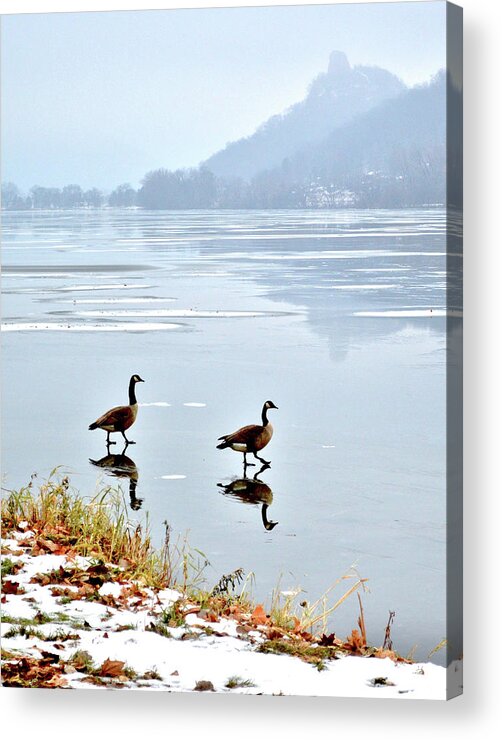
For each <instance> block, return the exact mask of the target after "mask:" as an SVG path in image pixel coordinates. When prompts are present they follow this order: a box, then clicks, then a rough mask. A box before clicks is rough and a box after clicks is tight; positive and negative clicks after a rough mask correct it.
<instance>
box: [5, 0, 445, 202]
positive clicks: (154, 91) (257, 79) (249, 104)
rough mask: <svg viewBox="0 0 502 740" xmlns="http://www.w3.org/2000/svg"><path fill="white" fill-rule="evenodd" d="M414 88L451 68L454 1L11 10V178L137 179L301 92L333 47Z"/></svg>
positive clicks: (109, 183) (252, 124)
mask: <svg viewBox="0 0 502 740" xmlns="http://www.w3.org/2000/svg"><path fill="white" fill-rule="evenodd" d="M335 49H338V50H342V51H344V52H345V53H346V54H347V56H348V58H349V61H350V62H351V64H375V65H379V66H381V67H385V68H386V69H388V70H390V71H391V72H394V73H395V74H397V75H398V76H399V77H401V79H403V80H404V81H405V82H406V83H407V84H410V85H411V84H416V83H419V82H422V81H426V80H428V79H429V78H430V76H431V75H433V74H434V73H435V72H436V71H437V70H438V69H440V68H442V67H444V66H445V3H443V2H411V3H410V2H406V3H404V2H403V3H378V4H360V5H333V6H312V5H310V6H297V7H294V6H292V7H275V8H274V7H270V8H235V9H205V10H169V11H157V10H155V11H136V12H131V11H128V12H117V11H116V12H107V13H57V14H55V13H52V14H50V13H47V14H36V15H23V16H22V15H16V16H5V17H3V18H2V79H1V82H2V86H1V90H2V124H3V125H2V162H3V164H2V179H3V180H4V181H9V180H11V181H14V182H16V183H17V184H18V185H19V186H20V187H21V188H22V189H23V190H27V189H29V187H31V186H32V185H34V184H38V185H46V186H59V187H60V186H62V185H65V184H68V183H78V184H80V185H82V186H83V187H85V188H88V187H91V186H93V185H96V186H97V187H100V188H103V189H112V188H113V187H115V186H116V185H117V184H119V183H121V182H130V183H131V184H132V185H133V186H135V187H137V186H138V185H139V183H140V180H141V178H142V177H143V175H144V174H145V173H146V172H147V171H148V170H150V169H155V168H158V167H167V168H176V167H186V166H194V165H197V164H198V163H199V162H200V161H202V160H204V159H205V158H207V157H208V156H209V155H210V154H212V153H213V152H215V151H217V150H218V149H220V148H221V147H223V146H224V145H225V143H226V142H228V141H231V140H234V139H236V138H240V137H241V136H245V135H248V134H250V133H252V132H253V131H254V130H255V128H256V127H257V126H258V125H259V124H260V123H262V122H263V121H264V120H265V119H267V118H268V117H269V116H270V115H272V114H274V113H278V112H281V111H282V110H284V109H285V108H287V107H288V106H289V105H291V104H292V103H294V102H297V101H298V100H301V99H302V98H303V97H304V95H305V92H306V89H307V87H308V84H309V82H310V81H311V80H312V79H313V78H314V77H315V76H316V75H317V74H319V72H322V71H325V69H326V67H327V64H328V58H329V54H330V52H331V51H333V50H335Z"/></svg>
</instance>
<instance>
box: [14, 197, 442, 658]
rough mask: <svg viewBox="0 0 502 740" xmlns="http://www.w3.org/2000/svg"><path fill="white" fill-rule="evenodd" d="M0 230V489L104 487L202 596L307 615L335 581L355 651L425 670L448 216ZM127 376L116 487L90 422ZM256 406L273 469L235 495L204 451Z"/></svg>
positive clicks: (119, 217)
mask: <svg viewBox="0 0 502 740" xmlns="http://www.w3.org/2000/svg"><path fill="white" fill-rule="evenodd" d="M2 218H3V240H4V242H3V265H4V268H3V307H2V308H3V310H2V328H3V339H2V341H3V358H4V359H3V377H2V384H3V387H2V391H3V414H2V438H3V456H2V457H3V465H2V468H3V479H2V480H3V486H4V488H8V489H9V488H17V487H19V486H22V485H24V484H26V483H28V481H29V480H30V476H31V474H32V473H34V472H36V473H37V474H38V477H39V479H43V478H44V477H46V476H48V475H49V473H50V471H51V469H52V468H54V467H55V466H57V465H60V466H62V469H63V470H64V471H68V472H69V473H70V474H71V481H72V484H73V485H74V486H75V487H76V488H77V489H79V490H80V491H81V492H82V493H84V494H86V495H90V494H92V493H93V492H94V491H95V490H96V489H97V488H98V487H100V486H102V485H103V484H111V485H114V486H115V485H120V486H121V487H122V489H123V491H124V495H125V496H126V499H127V501H128V502H130V503H131V516H132V517H134V518H135V517H138V518H140V519H141V518H143V516H144V513H145V512H148V514H149V518H150V523H151V527H152V531H153V534H154V539H155V541H156V543H158V544H160V542H161V540H162V537H163V534H164V524H163V523H164V522H166V521H167V522H168V523H169V524H170V526H171V527H172V532H173V535H172V536H176V535H178V534H179V535H180V536H184V535H185V533H188V538H189V541H190V543H191V545H192V546H194V547H197V548H198V549H200V550H201V551H202V552H203V553H204V554H205V555H206V556H207V558H208V560H209V561H210V563H211V565H210V567H208V569H207V572H206V576H207V581H208V584H209V585H211V586H212V585H214V584H215V583H216V582H217V581H218V580H219V578H220V577H221V575H222V574H226V573H230V572H231V571H234V570H235V569H236V568H239V567H242V568H243V569H244V570H245V572H246V573H250V572H253V573H254V574H255V585H254V596H255V598H256V599H258V600H265V602H266V603H267V602H269V600H270V595H271V592H272V590H273V588H274V587H275V586H277V584H278V581H279V578H281V580H280V587H281V588H282V589H284V590H287V589H290V588H294V587H296V586H301V587H302V588H303V589H304V590H305V598H306V599H307V600H309V601H313V600H315V599H316V598H317V597H318V596H320V595H321V594H322V593H323V592H324V591H325V590H326V589H327V588H328V587H329V586H330V585H331V584H332V583H333V582H334V581H335V580H336V579H337V578H338V577H340V576H341V575H343V574H344V573H345V572H346V571H348V569H349V568H350V567H351V566H352V565H355V567H356V568H357V570H358V572H359V573H360V575H361V576H363V577H365V578H368V579H369V580H368V587H369V592H368V593H366V594H365V595H364V597H363V599H364V608H365V617H366V625H367V631H368V640H369V643H370V644H381V642H382V640H383V634H384V630H385V626H386V623H387V619H388V616H389V610H392V611H395V612H396V618H395V622H394V625H393V633H392V636H393V641H394V647H395V648H396V649H397V650H398V651H400V652H402V653H404V654H407V653H408V652H409V651H410V650H411V649H412V648H413V646H415V645H416V650H415V653H414V657H415V658H416V659H420V660H422V659H424V658H426V657H427V655H428V653H429V651H430V650H431V649H432V648H434V647H435V646H436V645H437V644H438V643H439V642H440V641H441V640H442V639H443V638H444V637H445V636H446V612H445V572H446V561H445V557H446V544H445V540H446V530H445V521H446V459H445V445H446V404H445V394H446V375H445V373H446V311H445V306H446V251H447V250H446V235H445V228H446V217H445V212H444V210H442V209H430V210H426V209H420V210H419V209H417V210H399V211H389V210H386V211H384V210H382V211H377V210H368V211H364V210H361V211H356V210H346V211H343V210H340V211H179V212H174V211H171V212H158V211H157V212H150V211H139V210H134V209H132V210H125V209H124V210H119V209H117V210H113V209H110V210H106V209H104V210H100V211H93V210H88V211H82V210H81V211H65V212H63V211H61V212H34V211H33V212H29V213H28V212H6V213H4V214H2ZM453 258H454V255H453ZM133 373H138V374H139V375H141V377H142V378H144V379H145V384H144V385H139V386H138V388H137V395H138V400H139V403H140V408H139V413H138V419H137V422H136V424H135V425H134V426H133V427H132V429H131V430H130V431H129V432H128V436H130V437H131V438H132V439H133V440H135V441H136V445H134V446H129V447H128V448H127V450H126V451H125V453H124V455H123V458H127V459H122V460H121V461H119V463H120V464H121V465H122V473H121V475H122V477H117V475H116V473H117V470H115V471H112V470H111V468H112V467H113V461H110V460H108V461H107V460H106V457H107V450H106V445H105V434H104V432H102V431H100V430H97V431H94V432H90V431H88V425H89V423H90V422H92V421H94V419H95V418H96V417H97V416H99V415H100V414H101V413H103V412H104V411H105V410H107V409H108V408H110V407H111V406H114V405H118V404H122V403H126V402H127V385H128V381H129V378H130V376H131V375H132V374H133ZM267 399H271V400H272V401H273V402H274V403H275V404H276V405H277V406H278V410H277V411H275V410H271V411H270V415H269V418H270V419H271V420H272V422H273V424H274V429H275V434H274V437H273V439H272V441H271V443H270V445H269V446H268V447H267V448H266V450H265V451H264V453H263V454H264V456H265V457H266V458H267V459H269V460H271V467H270V468H269V469H265V470H263V471H261V472H260V470H259V468H256V467H255V468H249V469H248V471H247V479H248V480H247V481H244V483H242V480H243V475H242V456H241V455H240V454H237V453H236V452H233V451H230V450H223V451H222V450H217V449H216V444H217V438H218V437H219V436H221V435H222V434H225V433H229V432H231V431H233V430H234V429H236V428H237V427H239V426H242V425H244V424H250V423H259V420H260V412H261V407H262V405H263V403H264V401H266V400H267ZM114 437H115V438H116V439H117V444H116V445H115V446H114V447H112V448H111V450H110V454H111V455H120V453H121V452H122V445H121V444H120V443H119V438H120V435H114ZM91 461H94V464H93V463H92V462H91ZM115 467H117V465H116V466H115ZM118 467H120V465H119V466H118ZM113 472H115V474H113ZM255 475H256V480H254V481H253V476H255ZM236 480H237V481H241V483H236V482H235V481H236ZM357 615H358V604H357V599H349V600H348V601H347V602H346V603H345V604H344V605H343V606H342V607H341V608H340V609H339V610H338V611H337V612H336V615H335V617H334V618H333V620H332V622H331V623H330V625H329V627H330V629H331V630H335V631H336V633H337V634H339V635H343V636H345V634H347V632H350V630H351V629H352V627H353V626H354V624H355V620H356V618H357ZM433 659H434V660H438V661H440V660H442V657H441V653H437V654H435V655H434V656H433Z"/></svg>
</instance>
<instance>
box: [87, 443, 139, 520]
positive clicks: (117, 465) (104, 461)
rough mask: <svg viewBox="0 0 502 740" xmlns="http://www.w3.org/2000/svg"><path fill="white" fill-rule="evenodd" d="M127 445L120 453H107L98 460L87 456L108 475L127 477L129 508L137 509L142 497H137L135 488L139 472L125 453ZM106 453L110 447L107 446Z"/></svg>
mask: <svg viewBox="0 0 502 740" xmlns="http://www.w3.org/2000/svg"><path fill="white" fill-rule="evenodd" d="M127 447H128V445H125V447H124V449H123V450H122V452H121V453H120V455H110V454H107V455H105V456H104V457H102V458H101V459H100V460H93V459H92V458H89V462H90V463H92V465H96V466H97V467H98V468H103V470H106V472H107V473H108V475H113V476H114V477H115V478H129V498H130V506H131V509H134V511H137V510H138V509H140V508H141V506H142V504H143V499H142V498H137V496H136V488H137V485H138V478H139V472H138V468H137V467H136V463H135V462H134V460H133V459H132V458H130V457H128V456H127V455H126V454H125V451H126V450H127ZM107 451H108V453H109V452H110V448H109V447H108V448H107Z"/></svg>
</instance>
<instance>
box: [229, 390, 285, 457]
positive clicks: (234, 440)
mask: <svg viewBox="0 0 502 740" xmlns="http://www.w3.org/2000/svg"><path fill="white" fill-rule="evenodd" d="M276 408H277V406H276V405H275V403H273V402H272V401H266V402H265V403H264V404H263V409H262V412H261V421H262V423H261V424H248V425H247V426H245V427H241V428H240V429H237V431H236V432H232V433H231V434H224V435H223V436H222V437H219V439H218V441H219V440H222V441H221V442H220V444H219V445H216V447H217V449H218V450H224V449H226V448H227V447H229V448H230V449H231V450H235V452H242V454H243V455H244V465H245V466H246V465H248V464H251V463H248V462H247V461H246V455H247V453H248V452H251V453H252V454H253V455H254V456H255V458H256V459H257V460H260V462H262V463H263V462H265V463H266V460H263V458H261V457H259V456H258V455H257V454H256V453H257V452H260V450H262V449H263V448H264V447H266V446H267V445H268V443H269V442H270V440H271V439H272V435H273V433H274V428H273V426H272V424H271V423H270V421H269V419H268V417H267V412H268V410H269V409H276Z"/></svg>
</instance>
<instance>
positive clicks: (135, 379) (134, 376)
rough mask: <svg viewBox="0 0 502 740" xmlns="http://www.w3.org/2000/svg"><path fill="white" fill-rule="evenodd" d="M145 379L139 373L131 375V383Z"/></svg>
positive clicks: (142, 381) (141, 381)
mask: <svg viewBox="0 0 502 740" xmlns="http://www.w3.org/2000/svg"><path fill="white" fill-rule="evenodd" d="M144 382H145V381H144V380H143V378H140V376H139V375H132V376H131V383H144Z"/></svg>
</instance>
